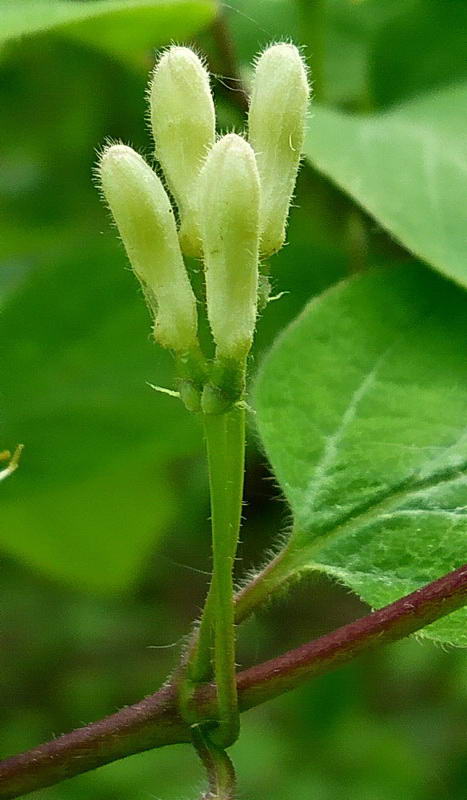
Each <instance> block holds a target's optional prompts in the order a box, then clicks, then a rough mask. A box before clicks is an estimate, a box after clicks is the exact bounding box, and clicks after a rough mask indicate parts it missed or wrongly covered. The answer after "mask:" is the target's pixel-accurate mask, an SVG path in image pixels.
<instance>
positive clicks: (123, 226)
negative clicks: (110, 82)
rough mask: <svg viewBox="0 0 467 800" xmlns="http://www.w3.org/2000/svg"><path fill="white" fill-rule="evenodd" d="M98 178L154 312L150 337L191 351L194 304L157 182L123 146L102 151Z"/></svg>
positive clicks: (172, 223)
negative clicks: (153, 326)
mask: <svg viewBox="0 0 467 800" xmlns="http://www.w3.org/2000/svg"><path fill="white" fill-rule="evenodd" d="M99 174H100V178H101V183H102V189H103V192H104V196H105V199H106V200H107V203H108V205H109V207H110V210H111V212H112V214H113V217H114V219H115V222H116V223H117V227H118V230H119V232H120V235H121V237H122V240H123V244H124V245H125V249H126V251H127V254H128V258H129V259H130V263H131V266H132V267H133V270H134V271H135V273H136V275H137V276H138V278H139V279H140V281H141V283H142V285H143V289H144V291H145V295H146V299H147V301H148V304H149V305H150V307H151V310H152V311H153V312H154V313H155V316H156V324H155V328H154V335H155V338H156V339H157V341H158V342H159V343H160V344H161V345H162V346H163V347H168V348H170V349H172V350H176V351H177V352H181V353H183V352H188V351H190V350H192V349H194V348H196V347H197V336H196V331H197V312H196V300H195V296H194V293H193V290H192V288H191V285H190V281H189V279H188V275H187V273H186V270H185V265H184V263H183V258H182V254H181V252H180V245H179V242H178V236H177V229H176V226H175V220H174V214H173V210H172V206H171V204H170V201H169V198H168V197H167V193H166V191H165V189H164V187H163V186H162V183H161V181H160V180H159V178H158V177H157V175H156V174H155V173H154V172H153V170H152V169H151V167H149V166H148V164H146V162H145V161H144V159H143V158H141V156H140V155H138V153H136V152H135V151H134V150H132V148H131V147H127V146H126V145H123V144H116V145H111V146H110V147H108V148H107V149H106V150H105V151H104V152H103V154H102V157H101V159H100V163H99Z"/></svg>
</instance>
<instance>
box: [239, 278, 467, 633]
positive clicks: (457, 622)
mask: <svg viewBox="0 0 467 800" xmlns="http://www.w3.org/2000/svg"><path fill="white" fill-rule="evenodd" d="M466 310H467V304H466V300H465V295H464V294H463V292H462V291H461V290H459V289H456V288H454V287H453V286H451V285H449V284H448V283H447V282H445V281H443V280H442V279H440V278H438V277H437V276H435V275H432V274H430V273H429V272H428V271H426V270H424V269H422V268H421V267H418V266H410V267H407V268H404V269H402V268H400V269H393V270H384V271H383V270H381V271H375V272H373V273H369V274H367V275H364V276H361V277H358V278H355V279H352V280H350V281H348V282H345V283H342V284H340V285H339V286H337V287H336V288H334V289H332V290H330V291H329V292H327V293H325V294H324V295H322V296H321V297H320V298H319V299H318V300H315V301H313V302H311V303H310V305H309V306H308V307H307V308H306V309H305V311H304V312H303V313H302V315H301V316H300V317H299V318H298V319H297V320H296V321H295V322H294V323H293V324H292V325H291V326H290V327H289V328H288V329H287V330H286V331H285V333H284V334H283V336H282V337H280V339H279V340H278V341H277V343H276V345H275V346H274V347H273V349H272V351H271V352H270V354H269V356H268V357H267V358H266V360H265V363H264V365H263V367H262V369H261V372H260V374H259V377H258V380H257V384H256V391H255V406H256V410H257V422H258V427H259V432H260V436H261V439H262V442H263V444H264V447H265V449H266V452H267V455H268V457H269V459H270V461H271V464H272V466H273V469H274V471H275V473H276V475H277V478H278V480H279V483H280V485H281V487H282V489H283V491H284V494H285V495H286V497H287V499H288V501H289V503H290V505H291V508H292V511H293V515H294V523H295V524H294V532H293V534H292V536H291V539H290V543H289V546H288V549H287V556H286V563H287V570H288V572H289V574H290V575H292V574H294V573H298V572H300V571H302V570H305V569H315V570H322V571H324V572H326V573H328V574H329V575H332V576H334V577H335V578H337V579H338V580H339V581H341V582H343V583H344V584H345V585H347V586H349V587H350V588H351V589H353V590H354V591H355V592H356V593H358V594H359V595H360V597H361V598H362V599H363V600H365V601H366V602H368V603H369V604H370V605H371V606H372V607H375V608H378V607H381V606H383V605H386V604H387V603H390V602H392V601H394V600H396V599H397V598H399V597H401V596H403V595H405V594H407V593H409V592H412V591H414V590H416V589H417V588H419V587H421V586H423V585H424V584H426V583H429V582H430V581H433V580H435V579H436V578H438V577H441V576H442V575H443V574H445V573H447V572H449V571H450V570H453V569H455V568H457V567H459V566H461V565H462V564H464V563H465V562H466V561H467V425H466V413H465V412H466V408H467V362H466V358H465V352H466V345H467V314H466ZM423 635H424V636H426V637H429V638H431V639H434V640H437V641H440V642H448V643H452V644H456V645H459V646H467V611H466V610H462V611H459V612H456V613H454V614H451V615H449V616H447V617H446V618H444V619H443V620H440V621H439V622H437V623H435V624H433V625H431V626H429V627H428V628H426V629H425V630H424V631H423Z"/></svg>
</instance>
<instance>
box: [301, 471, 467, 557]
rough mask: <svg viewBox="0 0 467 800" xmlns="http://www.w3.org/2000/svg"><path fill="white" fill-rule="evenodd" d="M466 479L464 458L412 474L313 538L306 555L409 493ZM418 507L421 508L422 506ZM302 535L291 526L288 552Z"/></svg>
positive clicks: (389, 508) (390, 506)
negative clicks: (423, 474) (419, 474)
mask: <svg viewBox="0 0 467 800" xmlns="http://www.w3.org/2000/svg"><path fill="white" fill-rule="evenodd" d="M465 478H467V460H466V461H465V462H463V463H462V464H460V465H458V466H456V467H450V468H446V469H444V470H440V471H439V472H435V473H433V474H432V475H430V476H428V477H427V478H425V479H423V480H420V481H414V480H413V476H411V477H410V478H408V479H406V480H405V481H403V482H402V483H400V484H399V485H398V486H396V487H394V486H393V487H391V489H389V490H388V491H387V492H385V493H384V494H383V495H380V497H379V499H377V500H376V501H375V499H372V500H371V501H370V502H369V503H367V504H365V505H364V506H361V507H360V509H357V511H355V510H353V511H352V512H350V513H349V514H348V516H347V517H344V518H343V519H341V520H340V522H339V523H338V524H337V525H334V526H332V527H330V528H329V529H328V530H324V531H323V532H322V533H320V534H319V535H317V536H316V538H315V539H314V541H313V542H312V543H311V544H309V545H308V546H306V552H307V557H309V555H311V554H312V553H313V554H315V553H317V552H319V551H320V550H322V549H323V547H324V546H325V545H327V544H328V543H329V541H332V539H333V538H336V537H338V536H340V535H342V534H344V535H345V534H347V533H348V532H349V531H352V529H355V528H356V529H358V528H360V527H361V526H362V525H363V526H365V525H368V524H369V523H371V522H372V521H373V520H376V519H377V518H378V517H379V516H380V515H381V514H382V513H384V512H386V511H389V510H391V508H392V507H393V506H394V505H396V506H397V505H398V504H400V503H401V502H403V501H406V500H408V499H410V498H411V497H412V496H415V497H416V496H417V494H419V493H420V492H424V491H427V490H428V491H430V490H432V489H438V488H441V487H442V486H445V485H448V484H449V483H455V482H456V481H459V480H463V479H465ZM420 510H421V511H423V509H420ZM304 534H306V532H305V531H302V530H299V529H294V531H293V533H292V536H291V540H290V549H291V552H293V551H294V540H295V539H296V538H297V537H299V536H302V535H304ZM303 549H304V548H303V545H301V546H300V547H299V550H300V553H301V554H303Z"/></svg>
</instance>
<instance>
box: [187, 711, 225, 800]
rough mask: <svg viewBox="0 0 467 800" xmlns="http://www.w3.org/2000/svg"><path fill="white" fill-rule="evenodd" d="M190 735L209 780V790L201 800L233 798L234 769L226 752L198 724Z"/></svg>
mask: <svg viewBox="0 0 467 800" xmlns="http://www.w3.org/2000/svg"><path fill="white" fill-rule="evenodd" d="M192 736H193V744H194V746H195V747H196V750H197V753H198V755H199V757H200V759H201V761H202V763H203V766H204V768H205V770H206V773H207V776H208V780H209V791H208V793H207V794H205V795H203V797H202V798H201V800H234V797H235V770H234V766H233V764H232V762H231V760H230V758H229V757H228V755H227V753H226V752H225V750H223V749H222V748H220V747H217V745H215V744H213V743H212V741H211V740H210V738H209V737H208V736H206V735H205V734H204V731H203V730H202V727H201V726H199V725H195V726H194V727H193V729H192Z"/></svg>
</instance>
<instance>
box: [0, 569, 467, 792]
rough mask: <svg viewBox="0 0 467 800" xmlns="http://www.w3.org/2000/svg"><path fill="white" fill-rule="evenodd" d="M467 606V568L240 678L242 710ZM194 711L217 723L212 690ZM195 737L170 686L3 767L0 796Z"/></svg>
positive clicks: (199, 696) (198, 699)
mask: <svg viewBox="0 0 467 800" xmlns="http://www.w3.org/2000/svg"><path fill="white" fill-rule="evenodd" d="M466 603H467V564H466V565H464V566H463V567H460V568H459V569H457V570H455V571H454V572H451V573H449V575H445V576H444V577H443V578H440V579H439V580H438V581H435V582H434V583H430V584H429V585H428V586H424V587H423V588H422V589H419V590H418V591H416V592H413V593H412V594H410V595H407V597H403V598H402V599H401V600H397V601H396V602H395V603H391V605H389V606H386V607H385V608H382V609H380V610H379V611H375V612H373V613H372V614H369V615H368V616H366V617H363V618H362V619H359V620H357V621H356V622H352V623H350V624H349V625H345V626H344V627H342V628H339V629H338V630H336V631H334V632H333V633H330V634H327V635H326V636H322V637H321V638H320V639H317V640H316V641H314V642H310V643H309V644H305V645H303V646H302V647H298V648H297V649H295V650H290V651H289V652H288V653H284V654H283V655H281V656H279V657H278V658H274V659H272V660H271V661H266V662H265V663H264V664H259V665H258V666H256V667H251V668H250V669H247V670H244V671H243V672H240V673H239V674H238V676H237V683H238V692H239V702H240V707H241V709H242V710H246V709H248V708H252V707H253V706H257V705H259V704H260V703H263V702H265V701H266V700H270V699H272V698H273V697H277V696H278V695H280V694H282V693H283V692H286V691H288V690H289V689H294V688H295V687H296V686H299V685H300V684H301V683H303V682H304V681H305V680H308V679H309V678H311V677H314V676H316V675H321V674H322V673H324V672H328V671H330V670H331V669H334V668H335V667H337V666H339V665H340V664H342V663H344V662H346V661H350V660H351V659H352V658H354V657H355V656H357V655H359V654H360V653H361V652H363V651H364V650H368V649H370V648H372V647H375V646H378V645H382V644H385V643H387V642H391V641H395V640H397V639H401V638H403V637H404V636H407V635H409V634H410V633H414V632H415V631H417V630H420V628H423V627H425V626H426V625H429V624H430V623H431V622H434V621H435V620H437V619H439V618H440V617H443V616H445V615H446V614H449V613H450V612H451V611H455V610H456V609H458V608H460V607H462V606H463V605H465V604H466ZM196 705H197V708H198V712H199V715H200V718H203V719H209V718H210V717H211V718H212V715H213V714H214V711H215V690H214V687H213V686H212V685H209V686H203V687H201V688H200V689H199V691H198V692H197V694H196ZM189 739H190V733H189V729H188V727H187V726H186V724H185V723H184V722H183V721H182V719H181V717H180V715H179V712H178V709H177V704H176V691H175V689H174V687H173V686H171V685H170V684H169V685H167V686H165V687H164V688H162V689H161V690H160V691H159V692H156V694H154V695H151V696H150V697H147V698H146V699H144V700H141V702H139V703H136V704H135V705H133V706H129V707H128V708H125V709H123V710H122V711H119V712H118V713H117V714H113V715H112V716H110V717H107V718H106V719H103V720H100V721H99V722H94V723H92V724H91V725H87V726H86V727H84V728H79V729H78V730H76V731H74V732H73V733H69V734H65V735H64V736H61V737H59V738H58V739H56V740H55V741H52V742H48V743H47V744H43V745H40V747H36V748H35V749H34V750H30V751H29V752H27V753H23V754H22V755H19V756H13V757H12V758H8V759H6V760H5V761H2V762H0V798H3V800H7V798H14V797H19V796H20V795H23V794H27V793H28V792H32V791H34V790H35V789H41V788H44V787H46V786H51V785H53V784H55V783H58V782H60V781H61V780H64V779H65V778H71V777H73V776H74V775H79V774H81V773H83V772H87V771H88V770H91V769H94V768H95V767H98V766H102V765H103V764H108V763H109V762H111V761H115V760H117V759H119V758H124V757H125V756H128V755H131V754H133V753H139V752H141V751H143V750H149V749H151V748H154V747H162V746H163V745H166V744H175V743H177V742H186V741H189Z"/></svg>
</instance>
